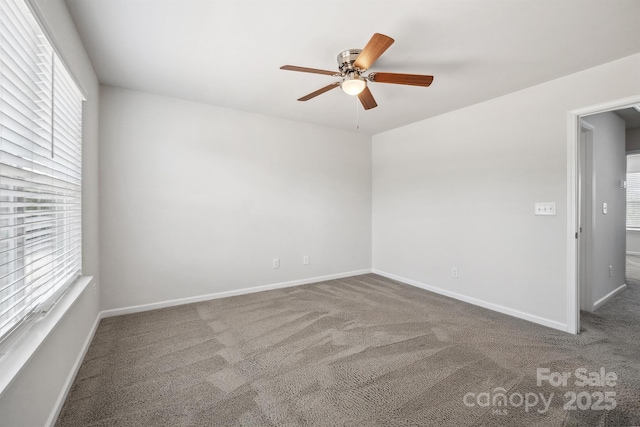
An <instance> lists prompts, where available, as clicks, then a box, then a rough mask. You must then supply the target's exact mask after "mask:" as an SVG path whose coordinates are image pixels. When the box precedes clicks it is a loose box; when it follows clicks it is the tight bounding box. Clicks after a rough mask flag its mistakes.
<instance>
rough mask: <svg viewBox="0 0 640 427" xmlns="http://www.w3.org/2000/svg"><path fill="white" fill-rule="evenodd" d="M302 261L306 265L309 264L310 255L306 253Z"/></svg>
mask: <svg viewBox="0 0 640 427" xmlns="http://www.w3.org/2000/svg"><path fill="white" fill-rule="evenodd" d="M302 263H303V264H304V265H309V255H305V256H303V257H302Z"/></svg>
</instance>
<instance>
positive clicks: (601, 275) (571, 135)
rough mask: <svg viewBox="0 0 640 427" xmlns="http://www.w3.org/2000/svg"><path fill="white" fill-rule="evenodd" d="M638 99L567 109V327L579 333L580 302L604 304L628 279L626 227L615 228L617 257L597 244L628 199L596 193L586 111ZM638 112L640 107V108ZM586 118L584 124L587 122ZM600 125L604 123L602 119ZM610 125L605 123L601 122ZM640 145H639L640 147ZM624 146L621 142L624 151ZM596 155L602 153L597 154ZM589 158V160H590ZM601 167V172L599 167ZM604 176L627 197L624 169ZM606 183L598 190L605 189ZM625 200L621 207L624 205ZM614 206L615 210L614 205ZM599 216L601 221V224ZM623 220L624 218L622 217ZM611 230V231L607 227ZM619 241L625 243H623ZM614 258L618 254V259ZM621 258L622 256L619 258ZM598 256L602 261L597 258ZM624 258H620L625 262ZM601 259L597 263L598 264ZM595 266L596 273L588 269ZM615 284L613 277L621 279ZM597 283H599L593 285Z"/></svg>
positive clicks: (604, 110)
mask: <svg viewBox="0 0 640 427" xmlns="http://www.w3.org/2000/svg"><path fill="white" fill-rule="evenodd" d="M637 105H640V95H639V96H634V97H630V98H625V99H621V100H617V101H612V102H608V103H605V104H600V105H595V106H592V107H587V108H582V109H579V110H574V111H571V112H569V114H568V121H567V124H568V146H567V152H568V168H567V169H568V177H567V185H568V191H567V194H568V203H567V207H568V233H567V265H568V269H567V314H568V316H567V332H570V333H574V334H577V333H579V331H580V309H581V308H582V307H585V308H591V309H592V310H595V309H597V308H598V307H599V306H601V305H602V304H605V303H606V302H607V301H609V300H610V299H611V298H613V297H614V296H615V295H616V293H618V292H620V289H619V288H621V286H622V285H624V280H625V279H624V270H625V267H624V260H625V253H626V249H625V245H624V241H625V231H626V228H625V227H624V225H621V226H620V227H618V228H617V230H618V231H617V233H621V234H622V237H620V235H618V236H617V237H616V239H617V241H618V246H617V247H618V251H620V250H622V252H621V254H618V255H617V256H615V257H614V258H611V259H606V260H604V267H603V266H602V265H601V264H603V259H602V258H603V255H602V254H603V253H607V249H604V250H602V248H600V250H598V248H597V247H596V246H594V242H595V241H596V240H597V241H599V240H600V239H599V238H598V239H596V237H597V236H596V234H598V232H602V233H601V234H602V235H605V236H606V235H609V234H610V233H611V231H610V230H611V228H610V227H611V224H609V223H615V222H616V221H610V219H611V218H612V212H615V214H616V215H617V218H618V219H617V221H618V222H619V221H620V220H619V218H620V216H619V215H620V212H621V210H622V213H623V218H626V215H624V211H625V210H626V208H625V206H624V202H622V205H621V203H620V197H614V196H611V197H612V200H614V199H615V200H614V201H613V205H610V203H612V202H609V201H608V200H609V196H607V197H606V198H607V200H603V199H600V200H597V197H596V196H595V194H596V193H597V192H598V189H597V185H598V182H596V180H595V178H596V176H597V174H598V171H597V170H596V169H597V168H596V167H595V165H594V163H593V159H594V145H593V140H594V137H595V135H596V134H597V130H596V129H597V126H595V125H593V123H589V119H588V117H591V121H592V122H593V121H594V117H595V116H596V115H598V114H601V113H607V112H613V111H617V110H623V109H629V108H634V107H635V106H637ZM638 112H639V113H640V111H638ZM585 122H586V123H588V125H585V124H584V123H585ZM600 124H601V125H602V123H600ZM602 126H603V127H606V123H605V124H604V125H602ZM638 148H639V149H640V147H638ZM624 149H625V148H624V147H623V148H622V150H623V153H624ZM595 158H598V157H595ZM622 159H623V160H621V161H623V162H624V163H623V164H624V165H625V166H622V167H621V168H620V169H621V170H619V171H618V174H620V172H621V171H625V170H626V156H624V154H623V157H622ZM590 162H591V163H590ZM600 173H602V172H601V171H600ZM604 178H605V177H603V176H601V180H600V182H607V183H608V184H607V185H609V186H611V185H612V182H613V183H615V182H616V181H617V182H618V188H617V190H618V192H619V193H618V194H619V195H620V194H622V195H623V197H622V200H624V190H625V189H624V183H625V181H626V180H625V178H624V174H623V175H622V178H620V179H618V180H615V181H612V179H611V177H608V178H607V179H604ZM602 191H603V190H602V189H601V190H600V193H598V194H601V193H602ZM607 191H610V192H611V193H610V194H614V190H613V189H611V188H608V190H607ZM621 206H622V207H621ZM611 208H615V211H611V210H610V209H611ZM598 221H601V222H602V224H601V226H599V225H600V224H598ZM622 221H624V219H623V220H622ZM607 230H609V231H607ZM620 240H622V241H623V245H622V246H620V245H619V241H620ZM620 247H621V248H622V249H620ZM614 260H616V261H615V262H614ZM620 260H622V261H620ZM596 261H598V262H596ZM621 262H622V264H621ZM596 264H598V265H597V267H595V266H596ZM592 268H596V273H594V272H593V271H591V270H590V269H592ZM618 282H621V283H620V284H619V285H617V286H615V287H613V286H612V285H611V283H618ZM594 286H595V287H594Z"/></svg>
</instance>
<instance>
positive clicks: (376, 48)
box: [280, 33, 433, 110]
mask: <svg viewBox="0 0 640 427" xmlns="http://www.w3.org/2000/svg"><path fill="white" fill-rule="evenodd" d="M393 42H394V40H393V39H392V38H391V37H388V36H385V35H384V34H379V33H375V34H374V35H373V37H371V40H369V43H367V45H366V46H365V47H364V49H348V50H343V51H342V52H340V53H339V54H338V58H337V59H338V69H339V71H337V72H336V71H328V70H318V69H317V68H305V67H297V66H295V65H283V66H282V67H280V69H281V70H289V71H301V72H303V73H314V74H326V75H328V76H333V77H340V78H341V79H342V80H341V81H338V82H333V83H331V84H330V85H327V86H325V87H323V88H321V89H318V90H316V91H315V92H311V93H310V94H308V95H305V96H303V97H302V98H299V99H298V101H308V100H310V99H312V98H315V97H316V96H318V95H322V94H323V93H325V92H328V91H330V90H331V89H335V88H337V87H338V86H340V87H341V88H342V90H343V91H344V92H345V93H347V94H349V95H357V96H358V98H359V99H360V102H361V103H362V106H363V107H364V109H365V110H370V109H371V108H375V107H377V106H378V104H377V103H376V100H375V99H374V98H373V95H372V94H371V91H370V90H369V88H368V87H367V82H368V81H369V82H375V83H392V84H399V85H410V86H423V87H427V86H429V85H431V82H432V81H433V76H426V75H422V74H399V73H379V72H373V73H369V75H367V76H364V75H363V74H364V72H365V71H367V70H368V69H369V68H371V66H372V65H373V63H374V62H376V60H377V59H378V58H380V56H381V55H382V54H383V53H384V52H385V51H386V50H387V49H388V48H389V46H391V45H392V44H393Z"/></svg>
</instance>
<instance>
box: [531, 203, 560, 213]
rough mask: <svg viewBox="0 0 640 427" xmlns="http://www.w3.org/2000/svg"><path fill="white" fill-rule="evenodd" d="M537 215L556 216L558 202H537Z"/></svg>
mask: <svg viewBox="0 0 640 427" xmlns="http://www.w3.org/2000/svg"><path fill="white" fill-rule="evenodd" d="M535 211H536V215H555V214H556V202H536V210H535Z"/></svg>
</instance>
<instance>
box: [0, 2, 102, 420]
mask: <svg viewBox="0 0 640 427" xmlns="http://www.w3.org/2000/svg"><path fill="white" fill-rule="evenodd" d="M34 3H35V5H36V7H37V10H38V11H39V14H40V15H41V18H42V19H43V20H44V21H45V26H46V27H48V30H49V32H50V33H51V34H52V35H53V37H54V42H55V44H56V45H57V46H58V47H59V48H60V50H61V52H60V53H61V55H62V56H63V58H64V59H65V62H66V64H67V65H68V66H69V68H70V70H71V72H72V73H73V75H74V76H75V78H76V79H77V80H78V83H79V84H80V86H81V87H82V89H83V90H84V91H85V93H86V95H87V102H86V103H85V105H84V109H83V123H84V125H83V126H84V127H83V153H82V162H83V175H82V180H83V189H82V209H83V216H82V233H83V236H82V237H83V241H82V244H83V252H82V257H83V266H82V268H83V273H84V274H85V275H88V276H94V277H95V281H94V283H95V284H96V286H98V283H99V280H98V276H99V273H100V262H99V245H98V230H99V228H98V96H99V86H98V81H97V78H96V75H95V73H94V71H93V68H92V66H91V63H90V62H89V59H88V57H87V55H86V52H85V51H84V48H83V47H82V44H81V42H80V38H79V37H78V35H77V33H76V30H75V27H74V26H73V23H72V21H71V18H70V17H69V14H68V11H67V9H66V6H65V5H64V2H63V1H62V0H34ZM98 310H99V300H98V292H94V291H93V289H92V288H91V287H89V288H87V289H86V290H85V292H84V293H83V294H82V295H80V297H79V298H78V299H77V300H76V302H75V304H74V305H73V306H72V307H71V308H70V309H69V311H68V312H67V313H66V316H65V317H64V318H63V319H62V321H61V322H60V323H59V324H58V325H57V326H56V328H55V329H54V330H53V331H52V332H51V334H50V335H49V336H48V338H47V339H46V341H45V342H44V343H43V344H42V346H41V347H40V348H39V350H38V351H37V352H36V353H35V354H34V355H33V356H32V358H31V359H30V361H29V362H28V363H27V364H26V365H25V367H24V368H23V370H22V371H21V373H20V374H19V375H18V376H17V377H15V378H14V380H13V382H12V383H11V385H10V386H9V387H8V388H7V389H5V391H4V392H3V393H2V395H0V414H1V415H0V418H1V421H0V424H1V425H3V426H5V425H6V426H12V427H19V426H29V427H33V426H42V425H44V424H45V423H46V421H47V419H48V418H49V416H50V414H51V412H52V411H53V410H54V408H55V407H56V402H57V400H58V399H59V397H60V394H61V391H63V390H64V387H65V382H66V381H67V380H68V378H69V374H70V373H72V370H73V367H74V364H75V362H76V360H77V358H78V356H79V355H80V354H81V351H82V348H83V345H84V343H85V340H86V339H87V337H88V336H89V335H90V333H91V330H92V326H93V324H94V321H95V320H96V318H97V315H98ZM0 375H1V373H0Z"/></svg>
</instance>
